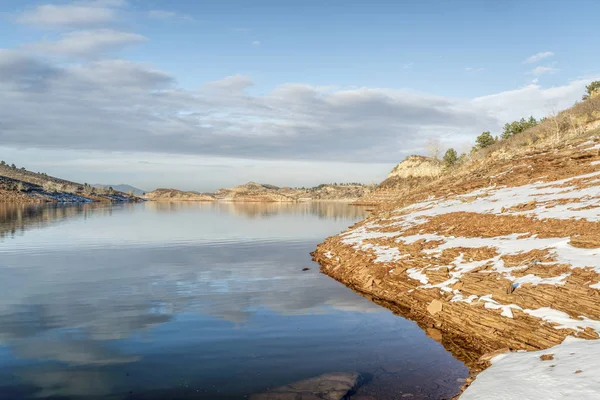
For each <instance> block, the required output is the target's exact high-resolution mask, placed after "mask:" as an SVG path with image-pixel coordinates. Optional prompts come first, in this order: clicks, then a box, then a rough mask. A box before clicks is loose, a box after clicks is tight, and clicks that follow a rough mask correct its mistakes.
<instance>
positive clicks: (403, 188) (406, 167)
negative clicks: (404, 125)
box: [355, 155, 442, 205]
mask: <svg viewBox="0 0 600 400" xmlns="http://www.w3.org/2000/svg"><path fill="white" fill-rule="evenodd" d="M441 173H442V164H441V163H440V162H439V161H437V160H433V159H431V158H428V157H424V156H416V155H413V156H409V157H407V158H406V159H405V160H404V161H402V162H401V163H400V164H398V165H397V166H396V167H395V168H394V169H393V170H392V171H391V172H390V174H389V175H388V177H387V178H386V179H385V180H384V181H383V182H381V184H379V185H378V186H377V187H376V188H375V190H373V191H371V192H369V193H366V195H365V196H362V197H360V198H359V199H358V200H357V201H356V202H355V204H364V205H375V204H379V203H383V202H388V201H393V200H394V199H397V198H399V197H401V196H403V195H404V194H406V193H408V192H409V191H411V190H413V189H414V188H416V187H419V186H423V185H424V184H426V183H428V182H431V181H433V180H435V179H436V178H437V177H439V176H440V175H441Z"/></svg>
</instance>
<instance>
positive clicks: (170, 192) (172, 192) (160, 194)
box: [145, 189, 216, 201]
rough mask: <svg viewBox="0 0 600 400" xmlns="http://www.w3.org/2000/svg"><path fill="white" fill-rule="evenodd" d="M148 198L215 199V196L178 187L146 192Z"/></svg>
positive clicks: (171, 199) (159, 199) (165, 199)
mask: <svg viewBox="0 0 600 400" xmlns="http://www.w3.org/2000/svg"><path fill="white" fill-rule="evenodd" d="M145 197H146V199H148V200H153V201H215V200H216V199H215V198H214V196H211V195H209V194H205V193H196V192H183V191H181V190H176V189H156V190H154V191H152V192H150V193H146V196H145Z"/></svg>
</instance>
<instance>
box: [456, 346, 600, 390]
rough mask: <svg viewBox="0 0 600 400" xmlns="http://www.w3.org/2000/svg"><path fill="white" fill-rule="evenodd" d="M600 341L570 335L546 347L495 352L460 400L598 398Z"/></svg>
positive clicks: (599, 386)
mask: <svg viewBox="0 0 600 400" xmlns="http://www.w3.org/2000/svg"><path fill="white" fill-rule="evenodd" d="M599 398H600V342H598V341H596V340H584V339H577V338H574V337H570V336H569V337H567V338H566V339H565V341H564V342H563V343H562V344H559V345H557V346H555V347H551V348H549V349H546V350H541V351H532V352H515V353H507V354H502V355H499V356H496V357H495V358H493V359H492V366H491V367H490V368H488V369H486V370H485V371H483V372H482V373H480V374H479V375H478V376H477V379H475V381H474V382H473V383H472V384H471V386H469V387H468V388H467V390H466V391H465V392H464V393H463V394H462V396H461V397H460V399H461V400H513V399H514V400H537V399H539V400H542V399H543V400H559V399H560V400H597V399H599Z"/></svg>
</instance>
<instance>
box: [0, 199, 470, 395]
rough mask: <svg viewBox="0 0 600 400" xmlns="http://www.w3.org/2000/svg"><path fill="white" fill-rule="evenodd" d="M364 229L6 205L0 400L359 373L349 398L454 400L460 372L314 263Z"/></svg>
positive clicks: (316, 217)
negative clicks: (346, 235) (346, 233)
mask: <svg viewBox="0 0 600 400" xmlns="http://www.w3.org/2000/svg"><path fill="white" fill-rule="evenodd" d="M365 215H366V211H365V210H364V209H363V208H359V207H353V206H349V205H346V204H343V203H301V204H232V203H206V204H201V203H189V204H188V203H144V204H131V205H113V206H107V205H94V204H91V205H89V204H88V205H71V206H67V205H27V206H25V205H21V206H11V205H0V398H1V399H10V400H19V399H34V398H35V399H53V400H57V399H165V398H166V399H211V400H212V399H215V400H220V399H244V398H247V397H248V396H249V395H250V394H252V393H257V392H262V391H265V390H266V389H268V388H270V387H273V386H278V385H284V384H288V383H291V382H294V381H297V380H300V379H304V378H309V377H313V376H316V375H319V374H323V373H327V372H337V371H357V372H359V373H360V374H361V377H362V378H361V386H360V387H359V388H358V389H357V390H356V393H354V394H352V395H351V397H350V399H353V398H360V396H372V397H371V398H375V399H377V400H387V399H399V398H411V399H439V398H444V397H450V396H452V395H454V394H456V392H457V390H458V388H459V387H460V385H461V383H460V378H464V377H466V376H467V374H468V372H467V369H466V368H465V367H464V365H463V364H462V363H460V362H459V361H457V360H456V359H454V358H453V357H452V356H451V355H450V354H449V353H448V352H446V350H444V348H443V347H442V346H441V345H440V344H439V343H437V342H435V341H433V340H432V339H430V338H428V337H427V336H426V335H425V333H424V332H423V331H422V330H421V329H420V328H419V327H418V326H417V325H416V324H415V323H413V322H410V321H407V320H405V319H403V318H401V317H399V316H396V315H393V314H392V313H391V312H390V311H388V310H387V309H384V308H382V307H379V306H377V305H375V304H373V303H372V302H370V301H368V300H367V299H365V298H363V297H361V296H360V295H358V294H356V293H354V292H353V291H351V290H349V289H347V288H346V287H345V286H343V285H341V284H340V283H338V282H336V281H334V280H333V279H331V278H329V277H327V276H325V275H323V274H321V273H320V272H319V269H318V265H316V264H315V263H313V262H312V261H311V256H310V254H309V253H310V252H311V251H313V250H314V249H315V247H316V245H317V244H318V243H320V242H321V241H323V239H325V237H327V236H331V235H334V234H337V233H339V232H340V231H342V230H344V229H345V228H346V227H348V226H350V225H352V224H353V223H354V222H356V221H358V220H360V219H362V218H363V217H364V216H365ZM304 268H310V269H309V270H308V271H303V269H304ZM402 395H405V396H404V397H402ZM410 395H412V396H410ZM362 398H369V397H362Z"/></svg>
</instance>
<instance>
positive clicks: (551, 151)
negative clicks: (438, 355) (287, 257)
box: [313, 137, 600, 372]
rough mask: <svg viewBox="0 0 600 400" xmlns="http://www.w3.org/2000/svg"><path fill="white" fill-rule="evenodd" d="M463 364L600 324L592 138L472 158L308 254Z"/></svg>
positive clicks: (598, 147)
mask: <svg viewBox="0 0 600 400" xmlns="http://www.w3.org/2000/svg"><path fill="white" fill-rule="evenodd" d="M313 256H314V259H315V260H316V261H317V262H319V263H320V265H321V270H322V272H324V273H325V274H327V275H329V276H331V277H333V278H334V279H336V280H338V281H340V282H342V283H344V284H345V285H347V286H349V287H351V288H353V289H354V290H356V291H358V292H360V293H362V294H363V295H365V296H368V297H370V298H371V299H372V300H373V301H375V302H378V303H380V304H382V305H384V306H386V307H388V308H390V309H392V310H393V311H394V312H396V313H398V314H399V315H402V316H404V317H406V318H409V319H412V320H414V321H416V322H417V323H418V324H419V325H420V326H421V327H422V328H423V329H425V330H426V331H427V332H428V334H429V335H430V336H432V337H433V338H434V339H436V340H438V341H440V342H441V343H442V344H443V345H444V346H445V347H446V348H447V349H448V350H450V351H451V352H452V353H454V354H455V355H456V356H457V358H459V359H460V360H462V361H463V362H465V363H466V364H467V365H468V366H469V367H470V368H471V369H472V371H474V372H476V371H478V370H481V369H482V368H485V367H486V366H487V364H488V363H487V362H488V361H489V357H483V358H482V355H484V354H490V353H491V352H494V351H500V352H501V351H504V350H508V349H511V350H520V349H523V350H535V349H545V348H548V347H551V346H554V345H556V344H559V343H561V342H562V341H563V340H564V338H565V337H566V336H568V335H572V336H577V337H581V338H586V339H596V338H598V332H600V139H598V138H597V137H592V139H585V140H583V139H581V140H579V141H576V142H571V143H569V144H564V145H562V146H560V147H554V148H548V149H547V150H536V151H531V152H529V153H523V154H520V155H516V156H511V157H505V158H504V159H501V158H498V159H496V160H493V162H486V163H482V164H481V165H480V166H478V167H477V166H476V167H474V168H473V169H472V170H471V171H469V172H468V173H465V174H463V175H461V176H451V177H447V178H443V179H440V180H438V181H436V182H434V183H432V184H430V185H428V186H426V187H423V188H422V189H420V190H417V191H414V192H411V194H410V196H405V197H404V198H402V199H401V201H399V202H398V203H395V204H389V205H386V206H383V207H381V208H379V209H378V210H376V211H375V212H374V213H373V214H372V215H371V216H370V217H369V218H367V219H366V220H364V221H362V222H359V223H358V224H356V225H354V226H353V227H351V228H349V229H348V230H347V231H346V232H344V233H342V234H340V235H338V236H334V237H330V238H328V239H327V240H326V241H325V242H324V243H322V244H321V245H319V246H318V248H317V250H316V251H315V252H314V253H313Z"/></svg>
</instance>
